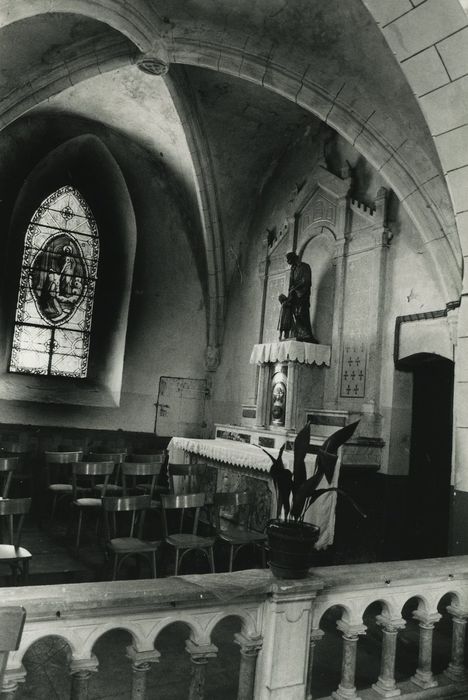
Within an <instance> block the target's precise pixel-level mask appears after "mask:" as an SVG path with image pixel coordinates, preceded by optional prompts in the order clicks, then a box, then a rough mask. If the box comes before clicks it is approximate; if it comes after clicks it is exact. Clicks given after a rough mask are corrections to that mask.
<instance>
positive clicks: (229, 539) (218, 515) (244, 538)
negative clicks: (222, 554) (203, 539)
mask: <svg viewBox="0 0 468 700" xmlns="http://www.w3.org/2000/svg"><path fill="white" fill-rule="evenodd" d="M253 506H254V501H253V496H252V495H251V494H249V493H247V492H243V493H239V492H234V493H223V492H218V493H216V494H215V496H214V511H215V523H216V533H217V536H218V539H219V540H221V541H222V542H226V543H227V544H228V545H229V571H232V567H233V564H234V559H235V557H236V556H237V554H238V552H239V550H241V549H242V548H243V547H247V546H248V545H251V546H253V547H254V548H255V549H257V548H259V549H260V553H261V557H262V566H263V568H265V566H266V557H265V543H266V535H265V534H264V533H262V532H256V531H255V530H252V529H251V524H252V509H253ZM223 511H224V512H225V513H226V511H228V512H229V517H230V520H227V518H223V517H222V515H223Z"/></svg>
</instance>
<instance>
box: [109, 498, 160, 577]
mask: <svg viewBox="0 0 468 700" xmlns="http://www.w3.org/2000/svg"><path fill="white" fill-rule="evenodd" d="M102 505H103V508H104V522H105V530H106V549H107V552H108V553H109V554H110V555H111V556H112V558H113V566H112V580H115V579H116V578H117V576H118V573H119V570H120V567H121V566H122V564H123V562H124V561H125V560H126V559H128V558H129V557H135V558H138V557H143V558H144V559H146V560H147V561H148V562H149V564H150V566H151V573H152V576H153V578H156V552H157V550H158V549H159V546H160V544H161V543H160V542H159V541H154V542H150V541H147V540H144V539H143V526H144V520H145V514H146V511H147V510H149V509H150V508H151V497H150V496H148V495H145V496H127V497H125V498H124V497H122V498H116V497H114V496H106V497H105V498H103V499H102ZM119 516H120V517H119ZM122 516H127V517H126V518H124V517H122ZM119 521H120V522H119ZM122 521H125V522H122Z"/></svg>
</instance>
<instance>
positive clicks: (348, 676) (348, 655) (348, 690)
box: [332, 620, 367, 700]
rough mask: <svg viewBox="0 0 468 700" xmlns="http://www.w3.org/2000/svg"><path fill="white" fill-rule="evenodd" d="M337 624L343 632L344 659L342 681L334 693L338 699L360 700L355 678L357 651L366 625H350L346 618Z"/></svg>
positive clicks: (333, 695) (333, 696)
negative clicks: (351, 699) (350, 699)
mask: <svg viewBox="0 0 468 700" xmlns="http://www.w3.org/2000/svg"><path fill="white" fill-rule="evenodd" d="M336 626H337V627H338V629H339V630H340V632H343V661H342V664H341V682H340V685H339V686H338V689H337V690H335V691H334V692H333V693H332V698H336V700H348V699H349V698H353V699H354V700H359V698H358V696H357V694H356V686H355V685H354V678H355V675H356V651H357V642H358V639H359V635H360V634H364V633H365V631H366V629H367V628H366V627H365V625H350V624H349V623H348V622H345V621H344V620H338V622H337V623H336Z"/></svg>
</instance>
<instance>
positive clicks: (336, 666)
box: [311, 604, 351, 698]
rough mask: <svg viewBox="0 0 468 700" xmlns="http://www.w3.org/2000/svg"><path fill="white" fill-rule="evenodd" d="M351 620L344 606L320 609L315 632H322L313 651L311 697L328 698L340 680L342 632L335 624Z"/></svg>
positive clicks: (348, 610) (349, 613)
mask: <svg viewBox="0 0 468 700" xmlns="http://www.w3.org/2000/svg"><path fill="white" fill-rule="evenodd" d="M350 619H351V609H350V608H349V607H347V606H345V605H330V604H328V605H327V607H326V608H325V609H321V610H320V613H319V616H318V618H317V623H316V624H315V623H314V624H313V629H314V630H315V631H319V633H320V632H322V633H323V634H322V636H321V638H320V640H319V641H318V642H317V644H316V646H315V650H314V657H313V664H312V688H311V690H312V697H314V698H322V697H329V696H331V694H332V693H333V692H335V691H336V689H337V688H338V685H339V683H340V680H341V658H342V648H343V647H342V632H340V631H339V629H338V627H337V624H338V623H339V622H340V621H344V622H347V621H349V620H350Z"/></svg>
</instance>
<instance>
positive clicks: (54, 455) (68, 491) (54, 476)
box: [45, 450, 83, 521]
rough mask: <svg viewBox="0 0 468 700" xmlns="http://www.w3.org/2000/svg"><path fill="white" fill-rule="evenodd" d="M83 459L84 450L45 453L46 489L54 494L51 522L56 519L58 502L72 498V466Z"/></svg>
mask: <svg viewBox="0 0 468 700" xmlns="http://www.w3.org/2000/svg"><path fill="white" fill-rule="evenodd" d="M82 457H83V452H82V450H76V451H74V452H68V451H67V452H51V451H47V452H46V453H45V467H46V468H45V474H46V488H47V491H48V492H49V493H51V494H52V508H51V512H50V520H51V521H52V520H53V519H54V517H55V511H56V509H57V504H58V502H59V501H60V500H63V499H65V498H69V499H71V498H72V495H73V487H72V480H71V477H72V464H74V463H75V462H79V461H80V460H81V459H82Z"/></svg>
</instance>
